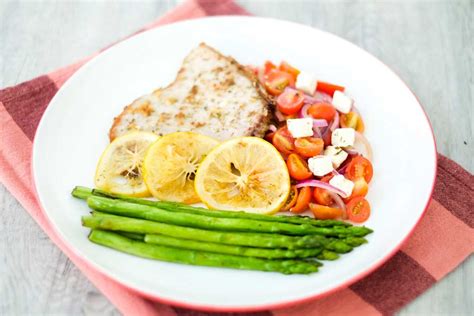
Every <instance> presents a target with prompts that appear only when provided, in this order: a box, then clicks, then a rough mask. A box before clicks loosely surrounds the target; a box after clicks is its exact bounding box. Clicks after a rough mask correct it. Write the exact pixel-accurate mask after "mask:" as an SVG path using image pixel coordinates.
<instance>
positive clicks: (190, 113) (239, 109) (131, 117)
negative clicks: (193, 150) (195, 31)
mask: <svg viewBox="0 0 474 316" xmlns="http://www.w3.org/2000/svg"><path fill="white" fill-rule="evenodd" d="M272 106H273V103H272V101H271V98H269V97H268V95H267V94H266V92H265V89H264V87H263V86H261V84H260V83H259V82H258V80H257V79H256V77H255V76H254V75H253V74H252V73H251V72H249V71H248V70H247V69H246V68H245V67H243V66H242V65H240V64H239V63H238V62H236V61H235V60H234V59H233V58H231V57H227V56H223V55H222V54H221V53H219V52H218V51H216V50H215V49H213V48H211V47H209V46H207V45H206V44H204V43H202V44H200V45H199V46H198V47H197V48H195V49H193V50H192V51H191V52H190V53H189V55H188V56H187V57H186V58H185V59H184V61H183V64H182V67H181V69H180V70H179V72H178V75H177V77H176V79H175V81H174V82H173V83H171V84H170V85H169V86H167V87H166V88H163V89H158V90H156V91H154V92H153V93H151V94H149V95H145V96H143V97H141V98H139V99H137V100H135V101H134V102H133V103H132V104H130V105H128V106H127V107H125V109H124V111H123V112H122V113H121V114H120V115H119V116H118V117H116V118H115V119H114V123H113V125H112V128H111V129H110V133H109V137H110V140H113V139H114V138H116V137H118V136H121V135H123V134H126V133H127V132H129V131H133V130H140V131H150V132H154V133H156V134H158V135H164V134H169V133H173V132H178V131H193V132H197V133H201V134H204V135H208V136H211V137H214V138H217V139H219V140H225V139H229V138H232V137H235V136H260V137H262V136H263V135H264V133H265V131H266V130H267V129H268V125H269V123H270V120H271V117H272V114H271V113H272V111H271V107H272Z"/></svg>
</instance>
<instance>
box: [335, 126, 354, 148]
mask: <svg viewBox="0 0 474 316" xmlns="http://www.w3.org/2000/svg"><path fill="white" fill-rule="evenodd" d="M354 141H355V130H354V129H353V128H336V129H335V130H334V131H333V132H332V135H331V144H332V145H333V146H336V147H347V146H353V145H354Z"/></svg>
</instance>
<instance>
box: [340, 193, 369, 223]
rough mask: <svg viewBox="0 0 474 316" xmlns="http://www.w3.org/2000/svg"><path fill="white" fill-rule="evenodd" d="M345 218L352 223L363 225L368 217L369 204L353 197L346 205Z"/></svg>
mask: <svg viewBox="0 0 474 316" xmlns="http://www.w3.org/2000/svg"><path fill="white" fill-rule="evenodd" d="M346 212H347V217H348V218H349V220H350V221H352V222H354V223H363V222H365V221H366V220H367V219H368V218H369V216H370V204H369V202H367V200H366V199H365V198H363V197H361V196H358V197H355V198H353V199H351V200H350V201H349V203H347V206H346Z"/></svg>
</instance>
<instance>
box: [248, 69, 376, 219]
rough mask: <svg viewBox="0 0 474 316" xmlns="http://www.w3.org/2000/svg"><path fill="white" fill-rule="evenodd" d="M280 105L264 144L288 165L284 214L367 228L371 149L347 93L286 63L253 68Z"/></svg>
mask: <svg viewBox="0 0 474 316" xmlns="http://www.w3.org/2000/svg"><path fill="white" fill-rule="evenodd" d="M251 69H252V70H253V71H254V73H255V74H256V75H257V77H258V79H259V80H260V82H261V83H262V84H263V86H264V87H265V89H266V90H267V92H268V93H269V94H270V95H272V96H273V97H274V98H275V100H276V109H275V117H276V119H277V123H276V124H275V125H271V126H270V130H269V131H268V133H267V134H266V136H265V139H266V140H267V141H269V142H271V143H272V144H273V145H274V146H275V148H276V149H277V150H278V151H279V152H280V153H281V155H282V156H283V158H284V159H285V161H286V164H287V167H288V172H289V174H290V177H291V179H292V188H291V192H290V196H289V197H288V200H287V202H286V205H285V206H284V207H283V208H282V211H290V212H293V213H302V212H304V211H307V210H310V211H311V212H312V213H313V215H314V217H316V218H318V219H347V220H350V221H352V222H355V223H362V222H365V221H366V220H367V219H368V218H369V216H370V204H369V202H368V201H367V200H366V199H365V196H366V195H367V192H368V190H369V183H370V180H371V179H372V175H373V168H372V163H371V160H372V149H371V147H370V144H369V142H368V141H367V139H366V138H365V137H364V135H363V133H364V129H365V126H364V122H363V120H362V117H361V116H360V113H359V111H358V110H357V109H356V107H355V106H354V101H353V99H352V98H351V97H349V96H348V95H347V94H346V93H345V88H344V87H343V86H339V85H336V84H332V83H328V82H323V81H320V80H318V79H317V78H316V77H314V76H313V75H312V74H310V73H304V72H300V71H299V70H298V69H296V68H295V67H293V66H291V65H290V64H288V63H287V62H284V61H283V62H281V63H280V65H279V66H276V65H275V64H273V63H272V62H270V61H267V62H266V63H265V64H264V65H263V66H262V67H251Z"/></svg>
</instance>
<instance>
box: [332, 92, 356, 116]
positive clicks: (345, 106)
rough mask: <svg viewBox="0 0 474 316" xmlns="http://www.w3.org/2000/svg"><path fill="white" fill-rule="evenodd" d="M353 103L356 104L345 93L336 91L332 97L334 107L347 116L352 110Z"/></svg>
mask: <svg viewBox="0 0 474 316" xmlns="http://www.w3.org/2000/svg"><path fill="white" fill-rule="evenodd" d="M352 103H354V100H352V99H351V98H349V97H348V96H347V95H345V94H344V92H341V91H338V90H336V91H335V92H334V95H333V96H332V105H334V107H335V108H336V110H338V111H339V112H342V113H345V114H347V113H349V112H350V111H351V108H352Z"/></svg>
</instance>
